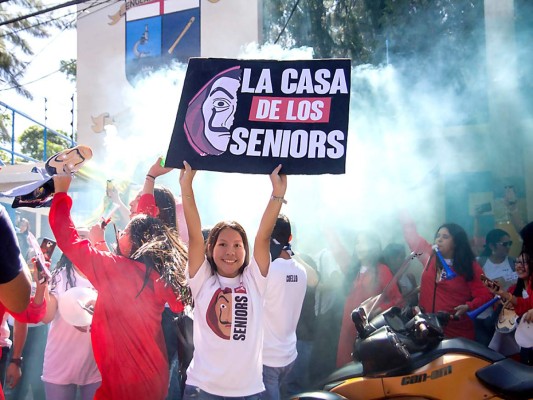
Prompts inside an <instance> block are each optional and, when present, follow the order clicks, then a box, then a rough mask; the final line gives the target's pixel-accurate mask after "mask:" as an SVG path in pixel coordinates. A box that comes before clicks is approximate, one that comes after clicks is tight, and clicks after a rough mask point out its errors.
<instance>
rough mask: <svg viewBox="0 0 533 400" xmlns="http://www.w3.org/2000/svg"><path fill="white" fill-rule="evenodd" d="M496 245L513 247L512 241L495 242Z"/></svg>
mask: <svg viewBox="0 0 533 400" xmlns="http://www.w3.org/2000/svg"><path fill="white" fill-rule="evenodd" d="M496 244H499V245H500V246H505V247H511V246H512V245H513V241H512V240H508V241H507V242H497V243H496Z"/></svg>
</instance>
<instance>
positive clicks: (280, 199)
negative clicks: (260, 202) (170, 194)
mask: <svg viewBox="0 0 533 400" xmlns="http://www.w3.org/2000/svg"><path fill="white" fill-rule="evenodd" d="M184 167H185V168H184V169H182V170H181V174H180V186H181V194H182V198H183V210H184V212H185V220H186V222H187V229H188V233H189V261H188V264H187V269H186V277H187V282H188V283H189V285H190V288H191V291H192V295H193V298H194V305H195V306H194V325H193V328H194V334H193V339H194V354H193V359H192V362H191V364H190V366H189V368H188V370H187V381H186V384H185V392H184V397H183V399H184V400H193V399H194V400H207V399H209V400H217V399H220V400H224V399H227V398H233V397H237V398H239V399H242V400H259V399H260V398H261V393H262V392H263V391H264V389H265V387H264V385H263V381H262V369H261V367H262V350H263V349H262V343H263V326H262V323H263V301H264V299H263V298H264V295H265V290H266V285H267V278H266V277H267V275H268V271H269V267H270V254H269V241H270V235H271V233H272V230H273V228H274V225H275V222H276V218H277V216H278V215H279V212H280V210H281V205H282V204H283V203H286V201H285V199H284V195H285V192H286V190H287V176H286V175H283V174H280V173H279V172H280V170H281V164H280V165H278V166H277V167H276V169H274V171H273V172H272V173H271V174H270V181H271V183H272V195H271V196H270V199H269V201H268V204H267V207H266V209H265V211H264V213H263V217H262V219H261V223H260V224H259V228H258V230H257V234H256V237H255V241H254V248H253V253H252V254H251V253H250V251H249V245H248V238H247V235H246V232H245V231H244V229H243V227H242V226H241V225H240V224H239V223H237V222H235V221H222V222H219V223H217V224H216V225H215V226H213V228H212V229H211V230H210V232H209V236H208V238H207V244H206V243H205V242H204V237H203V235H202V225H201V220H200V215H199V213H198V209H197V206H196V201H195V195H194V191H193V187H192V181H193V178H194V176H195V174H196V171H194V170H192V169H191V166H190V165H189V164H188V163H187V162H184ZM233 190H241V191H242V190H246V189H245V188H242V187H240V186H239V185H238V183H237V182H235V185H233ZM224 194H225V191H223V192H219V193H217V196H224Z"/></svg>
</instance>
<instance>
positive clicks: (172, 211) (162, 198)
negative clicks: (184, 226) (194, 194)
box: [154, 186, 177, 229]
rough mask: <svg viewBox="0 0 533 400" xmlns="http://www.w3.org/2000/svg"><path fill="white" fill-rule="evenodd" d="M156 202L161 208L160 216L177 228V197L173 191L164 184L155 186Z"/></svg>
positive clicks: (168, 224) (163, 220) (166, 223)
mask: <svg viewBox="0 0 533 400" xmlns="http://www.w3.org/2000/svg"><path fill="white" fill-rule="evenodd" d="M154 198H155V204H156V206H157V208H158V209H159V215H158V218H159V219H160V220H161V221H162V222H163V223H164V224H165V225H167V226H169V227H171V228H174V229H177V225H176V199H175V197H174V195H173V194H172V192H171V191H170V190H169V189H167V188H166V187H163V186H156V187H155V188H154Z"/></svg>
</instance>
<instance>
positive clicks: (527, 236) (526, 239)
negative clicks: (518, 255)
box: [520, 221, 533, 285]
mask: <svg viewBox="0 0 533 400" xmlns="http://www.w3.org/2000/svg"><path fill="white" fill-rule="evenodd" d="M520 237H521V238H522V253H524V254H525V255H526V257H527V263H528V265H529V270H530V271H533V221H532V222H529V223H528V224H526V225H525V226H524V227H523V228H522V229H521V230H520ZM532 285H533V282H532Z"/></svg>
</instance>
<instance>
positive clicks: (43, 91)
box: [0, 0, 76, 134]
mask: <svg viewBox="0 0 533 400" xmlns="http://www.w3.org/2000/svg"><path fill="white" fill-rule="evenodd" d="M62 2H63V1H61V2H58V1H50V0H44V1H43V3H44V4H45V5H47V6H48V7H50V6H53V5H55V4H59V3H62ZM74 11H75V7H74V8H73V7H68V8H64V9H60V10H58V11H56V13H57V15H64V14H68V13H72V12H74ZM67 18H74V15H70V16H69V17H67ZM27 40H28V41H29V42H30V46H31V48H32V50H33V51H34V55H33V56H26V55H23V54H19V58H20V59H21V60H24V61H29V62H30V64H29V66H28V67H27V69H26V73H25V74H24V77H23V78H21V79H20V80H19V81H20V83H21V84H23V85H24V87H25V88H26V89H27V90H29V91H30V92H31V93H32V95H33V100H28V99H26V98H24V97H23V96H20V95H18V94H17V93H16V91H15V90H14V89H11V88H9V87H8V86H6V85H5V84H2V83H0V100H1V101H3V102H4V103H6V104H8V105H9V106H11V107H13V108H15V109H16V110H17V111H20V112H23V113H25V114H27V115H29V116H30V117H32V118H33V119H35V120H36V121H38V122H40V123H44V122H45V117H46V118H47V126H49V127H50V128H52V129H56V130H57V129H60V130H63V131H65V132H67V133H69V134H70V133H71V125H70V123H71V112H70V110H71V108H72V102H71V97H72V95H73V94H74V93H75V85H74V83H71V82H70V81H69V80H68V79H67V77H66V75H65V74H64V73H62V72H59V71H58V70H59V67H60V60H70V59H72V58H76V30H75V29H68V30H63V31H60V30H57V29H53V30H50V37H48V38H46V39H37V38H29V37H28V38H27ZM9 50H11V49H9ZM17 54H18V53H17ZM45 98H46V99H47V102H46V104H47V106H46V108H47V111H46V113H45ZM1 111H4V110H1ZM29 125H32V123H30V122H29V121H28V120H27V119H25V118H23V117H15V129H16V132H19V129H22V130H24V129H25V128H26V127H27V126H29Z"/></svg>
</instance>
